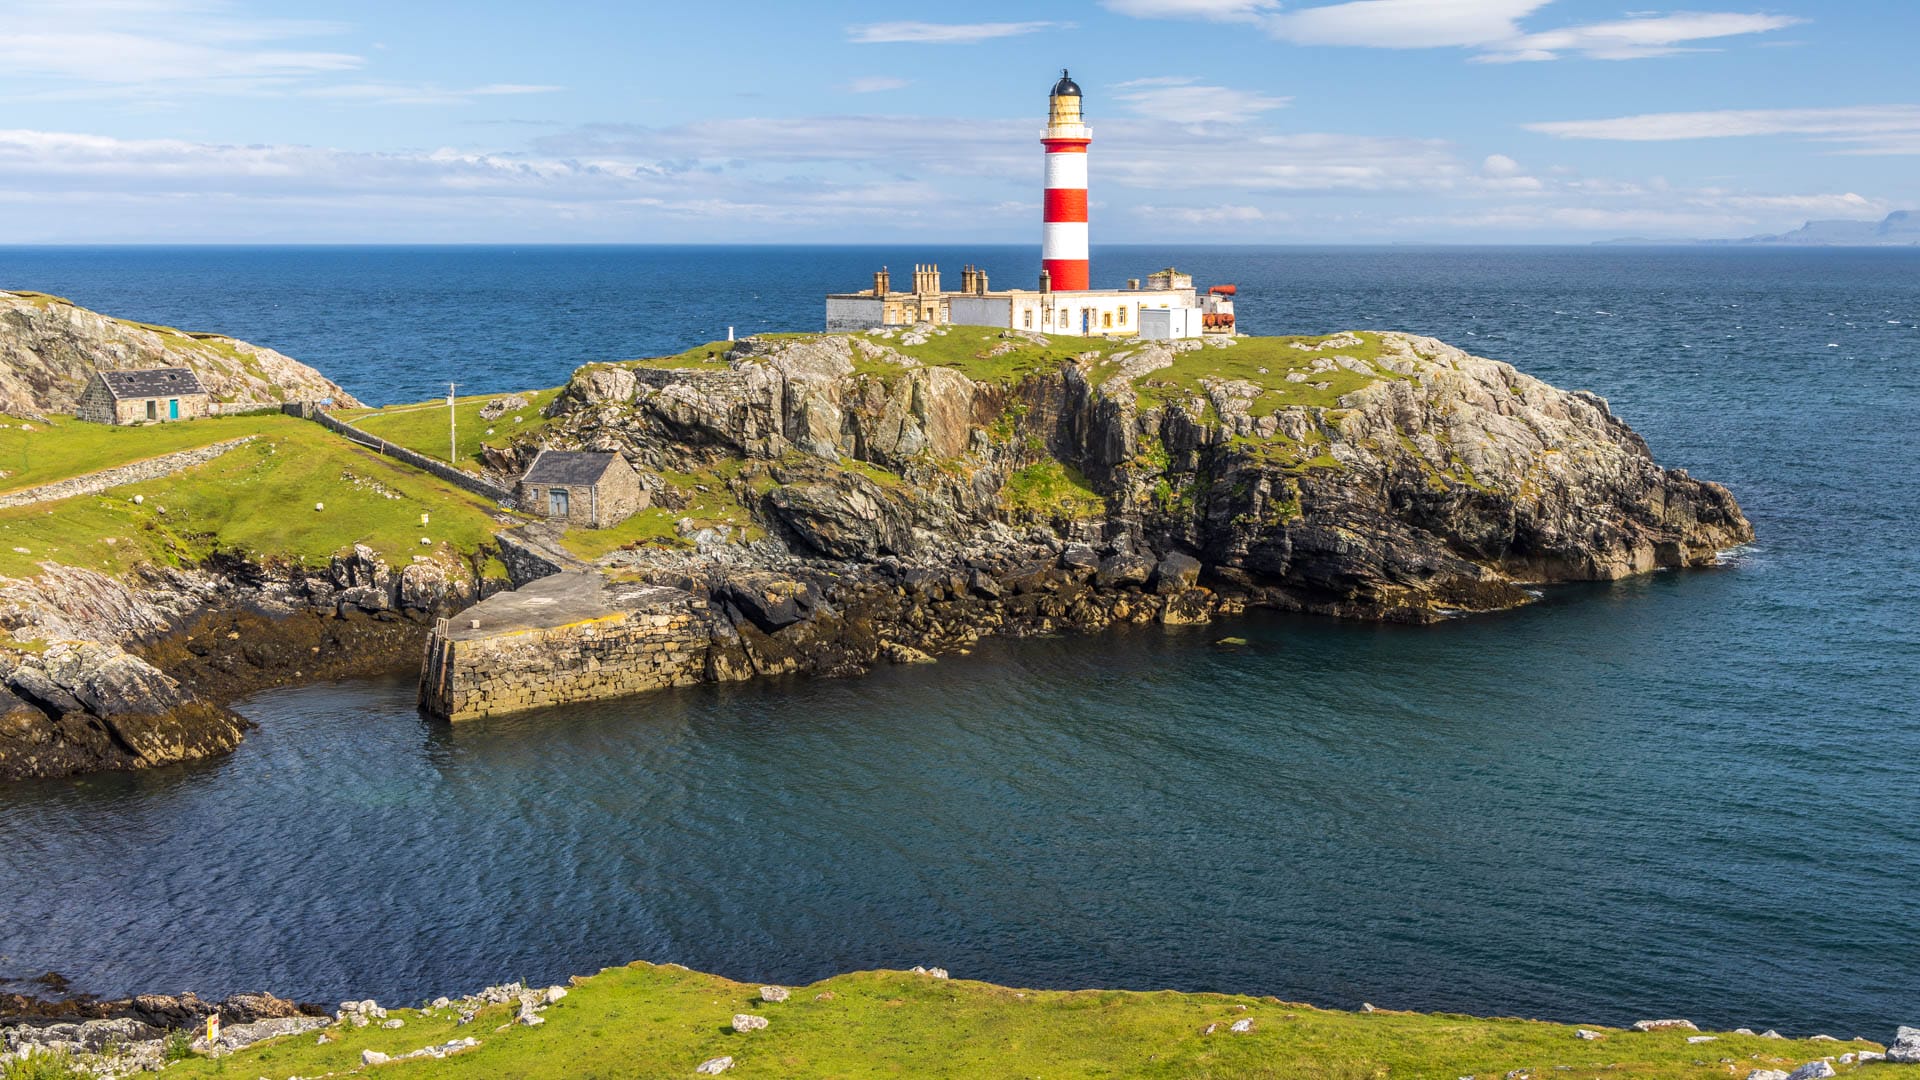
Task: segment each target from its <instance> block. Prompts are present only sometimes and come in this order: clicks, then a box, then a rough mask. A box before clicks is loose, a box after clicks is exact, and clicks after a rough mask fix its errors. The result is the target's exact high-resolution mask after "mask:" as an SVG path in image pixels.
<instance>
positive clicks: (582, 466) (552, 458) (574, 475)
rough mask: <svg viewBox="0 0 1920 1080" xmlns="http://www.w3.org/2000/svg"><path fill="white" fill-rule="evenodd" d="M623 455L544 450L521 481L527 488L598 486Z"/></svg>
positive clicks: (528, 467)
mask: <svg viewBox="0 0 1920 1080" xmlns="http://www.w3.org/2000/svg"><path fill="white" fill-rule="evenodd" d="M619 457H620V455H619V454H597V453H591V452H589V451H585V450H542V451H540V454H539V456H537V457H535V458H534V459H533V464H531V465H529V466H527V471H526V473H525V474H523V475H522V476H521V477H520V482H521V483H523V484H563V485H591V484H595V483H598V482H599V480H600V478H601V477H602V476H604V475H606V472H607V470H608V469H609V468H611V467H612V466H613V463H614V461H615V460H617V459H618V458H619Z"/></svg>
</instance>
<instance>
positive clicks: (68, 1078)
mask: <svg viewBox="0 0 1920 1080" xmlns="http://www.w3.org/2000/svg"><path fill="white" fill-rule="evenodd" d="M92 1075H93V1074H92V1073H90V1072H83V1071H81V1069H80V1067H79V1066H78V1065H76V1064H75V1063H74V1060H73V1059H72V1058H71V1057H68V1056H67V1055H66V1054H65V1053H55V1054H35V1055H33V1056H32V1057H29V1058H14V1059H12V1060H9V1061H7V1062H6V1063H5V1064H0V1080H86V1078H88V1077H91V1076H92Z"/></svg>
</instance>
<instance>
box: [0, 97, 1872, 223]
mask: <svg viewBox="0 0 1920 1080" xmlns="http://www.w3.org/2000/svg"><path fill="white" fill-rule="evenodd" d="M1186 85H1191V84H1185V83H1181V84H1176V87H1177V86H1186ZM1166 86H1167V82H1166V81H1165V80H1162V81H1161V82H1159V83H1156V84H1153V86H1152V87H1149V88H1150V89H1151V88H1154V87H1158V88H1166ZM1034 135H1035V131H1034V125H1033V121H1032V118H1031V117H1021V118H1011V119H968V118H951V117H949V118H940V119H939V120H938V121H937V122H936V121H934V120H932V119H931V118H929V117H926V116H913V115H908V116H800V117H778V118H771V117H769V118H732V119H719V120H705V121H699V122H689V123H686V124H679V125H672V126H661V127H645V126H639V125H595V126H590V127H583V128H577V129H573V130H568V131H562V132H556V133H552V134H546V135H541V136H538V137H536V138H535V139H533V141H532V142H531V144H530V147H529V149H528V150H527V151H526V152H522V153H492V152H483V151H474V150H466V149H440V150H433V151H427V152H385V153H373V152H364V151H354V150H343V149H333V148H328V147H316V146H299V145H284V144H282V145H250V146H241V145H230V144H222V143H214V142H197V141H188V140H180V139H120V138H113V137H108V136H101V135H95V134H85V133H63V132H48V131H37V130H12V131H0V176H4V177H6V179H7V183H6V184H5V186H4V189H0V235H6V236H9V237H11V238H14V239H16V240H17V241H19V242H63V241H65V242H71V241H75V240H115V239H117V240H140V239H194V240H199V241H203V242H205V241H221V240H234V241H244V240H261V241H272V240H289V241H301V240H311V239H330V240H342V239H388V240H419V241H427V240H476V239H488V240H519V239H541V238H545V239H554V240H572V239H581V240H595V239H599V240H607V239H619V240H663V239H672V240H685V241H699V240H795V241H805V240H844V239H848V238H853V237H856V236H857V237H858V238H861V239H870V240H880V239H890V238H895V237H909V238H910V237H914V236H929V235H937V236H944V237H971V238H975V239H978V240H979V241H981V242H983V243H984V242H1004V241H1009V240H1012V241H1021V240H1031V238H1032V234H1033V232H1034V222H1035V220H1036V219H1037V216H1038V215H1037V212H1036V210H1035V207H1034V205H1033V201H1034V200H1035V199H1036V198H1037V196H1038V191H1039V187H1040V183H1041V154H1040V148H1039V146H1038V145H1037V143H1036V141H1035V139H1034ZM1093 153H1094V155H1095V156H1094V159H1093V161H1092V163H1091V164H1092V166H1093V187H1094V192H1095V195H1096V197H1097V199H1098V200H1099V203H1098V204H1097V205H1098V207H1099V208H1100V209H1099V212H1098V213H1097V214H1096V220H1097V221H1098V222H1102V223H1111V224H1102V225H1098V226H1097V228H1099V229H1100V232H1099V234H1098V235H1100V236H1101V237H1104V238H1109V239H1124V238H1127V237H1129V235H1131V236H1132V237H1136V238H1137V237H1140V236H1142V235H1143V234H1153V235H1155V236H1156V237H1157V238H1177V237H1180V236H1183V235H1184V236H1189V237H1199V236H1204V237H1207V238H1209V239H1241V240H1261V239H1282V238H1289V237H1291V238H1302V237H1311V238H1315V239H1333V240H1338V239H1342V238H1345V239H1356V238H1368V237H1375V236H1408V235H1410V234H1411V235H1417V236H1419V237H1420V238H1425V239H1434V238H1449V237H1451V238H1469V239H1470V238H1473V237H1474V236H1475V235H1477V234H1478V233H1479V232H1497V233H1499V234H1500V235H1502V236H1504V237H1507V238H1527V239H1542V238H1566V237H1569V236H1576V237H1577V236H1597V237H1599V238H1605V237H1607V236H1613V235H1623V234H1629V233H1637V234H1658V235H1667V236H1712V235H1746V234H1751V233H1757V232H1776V231H1782V230H1784V229H1786V228H1791V227H1792V226H1794V225H1797V224H1798V223H1799V221H1800V220H1801V219H1803V218H1807V217H1859V218H1866V217H1871V216H1874V215H1875V214H1876V213H1883V212H1884V210H1885V209H1886V208H1887V206H1886V203H1885V202H1884V201H1883V200H1880V199H1877V198H1875V197H1873V196H1872V195H1871V194H1863V193H1855V192H1847V191H1843V192H1840V193H1830V192H1817V191H1816V192H1810V193H1809V192H1792V191H1787V192H1781V191H1769V190H1765V189H1760V190H1751V189H1734V188H1726V187H1699V186H1687V185H1682V184H1672V185H1669V184H1667V183H1666V182H1664V181H1663V180H1661V179H1660V178H1658V177H1649V176H1641V177H1629V178H1612V177H1583V176H1580V175H1578V174H1577V173H1573V172H1571V171H1568V170H1564V169H1556V170H1544V171H1540V172H1537V173H1536V172H1535V171H1533V170H1530V169H1529V168H1528V167H1527V166H1526V165H1525V164H1524V163H1523V162H1521V161H1519V160H1516V159H1514V158H1512V157H1509V156H1507V155H1503V154H1491V155H1484V156H1479V155H1476V156H1467V155H1465V154H1464V153H1463V152H1462V150H1461V148H1460V147H1458V146H1457V145H1455V144H1453V143H1450V142H1447V141H1444V140H1439V139H1419V138H1404V137H1391V136H1375V135H1351V134H1342V133H1278V132H1272V131H1263V130H1260V129H1259V128H1258V127H1257V126H1253V125H1240V126H1234V127H1231V128H1224V127H1221V126H1218V125H1194V124H1187V123H1182V122H1179V120H1177V119H1155V118H1144V117H1143V118H1139V119H1133V120H1129V121H1126V122H1124V123H1118V122H1116V123H1112V124H1111V125H1110V126H1109V127H1107V128H1104V129H1102V134H1101V135H1100V137H1099V139H1098V140H1097V141H1096V143H1095V145H1094V147H1093ZM1283 221H1284V222H1286V223H1287V224H1286V225H1285V227H1284V228H1282V227H1281V224H1280V223H1281V222H1283ZM116 230H118V231H117V232H116Z"/></svg>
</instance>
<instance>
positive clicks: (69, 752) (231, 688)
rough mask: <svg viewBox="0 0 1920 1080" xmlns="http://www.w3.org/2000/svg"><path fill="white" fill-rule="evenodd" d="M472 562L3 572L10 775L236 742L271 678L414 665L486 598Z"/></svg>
mask: <svg viewBox="0 0 1920 1080" xmlns="http://www.w3.org/2000/svg"><path fill="white" fill-rule="evenodd" d="M485 591H486V587H485V586H484V585H483V584H482V582H481V581H480V580H479V579H477V578H476V577H475V576H474V575H473V573H472V572H471V569H470V568H467V567H462V566H457V565H451V564H449V563H446V562H443V561H440V560H436V559H421V560H416V561H414V562H412V563H410V564H408V565H406V566H404V567H399V568H395V567H391V566H389V565H388V563H387V562H386V561H385V560H384V559H382V558H381V557H380V556H379V555H377V554H375V553H374V552H373V551H371V550H369V549H367V548H365V547H356V548H355V549H354V550H352V551H351V552H347V553H343V554H342V555H340V556H339V557H336V558H335V559H333V560H332V561H331V563H330V564H329V565H328V566H327V567H326V568H325V569H324V570H320V571H318V572H316V571H313V570H309V569H305V568H301V567H297V566H286V565H279V564H267V565H258V564H254V563H248V562H243V561H240V560H236V559H224V560H220V561H218V562H216V563H213V564H209V565H206V566H200V567H193V568H187V569H178V568H171V567H148V568H146V569H144V570H143V571H141V572H139V573H137V574H135V575H133V576H132V577H130V578H128V579H120V578H113V577H108V576H107V575H105V574H101V573H98V572H96V571H93V570H87V569H81V568H75V567H65V566H56V565H53V564H48V565H46V566H44V567H43V568H42V573H41V574H40V576H38V577H36V578H33V579H30V580H0V630H4V631H6V632H8V634H9V636H10V637H11V639H12V641H13V642H18V643H22V644H23V645H24V647H23V648H18V649H13V650H0V780H10V779H22V778H27V777H54V776H65V775H69V774H73V773H82V772H93V771H98V770H103V769H141V768H148V767H151V766H155V765H168V764H175V763H178V762H184V761H195V760H199V759H202V758H208V757H213V756H217V755H219V754H223V753H226V752H228V751H230V750H232V749H234V747H236V746H238V745H239V743H240V739H241V736H242V734H243V733H244V732H245V730H246V729H247V728H248V727H250V726H251V725H250V724H249V723H248V722H247V721H246V720H244V719H243V718H241V717H240V716H238V715H237V714H235V713H233V712H232V711H230V710H229V709H227V708H226V707H225V706H226V702H228V701H229V700H231V699H232V698H234V697H236V696H238V695H240V694H244V693H246V692H249V691H252V690H256V689H258V688H260V687H263V686H271V685H282V684H287V683H294V682H300V681H304V680H307V679H318V678H336V677H342V676H349V675H365V674H372V673H375V672H391V671H408V670H412V668H413V666H414V665H415V664H417V662H418V656H419V651H418V650H419V645H420V641H421V639H422V637H423V636H424V632H425V631H424V625H425V624H426V623H428V622H430V621H431V619H432V617H433V616H436V615H442V614H446V613H448V612H450V611H453V610H455V609H457V608H460V607H464V606H466V605H467V604H470V603H472V602H474V601H475V600H478V599H480V598H481V596H482V595H483V594H484V592H485Z"/></svg>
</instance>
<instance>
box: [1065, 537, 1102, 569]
mask: <svg viewBox="0 0 1920 1080" xmlns="http://www.w3.org/2000/svg"><path fill="white" fill-rule="evenodd" d="M1059 564H1060V569H1062V570H1068V571H1084V572H1086V573H1088V574H1091V573H1093V572H1094V571H1096V570H1098V569H1099V567H1100V556H1099V555H1098V554H1096V553H1095V552H1094V550H1093V548H1092V547H1090V546H1088V545H1086V544H1068V545H1067V546H1066V547H1063V548H1061V549H1060V557H1059Z"/></svg>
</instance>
